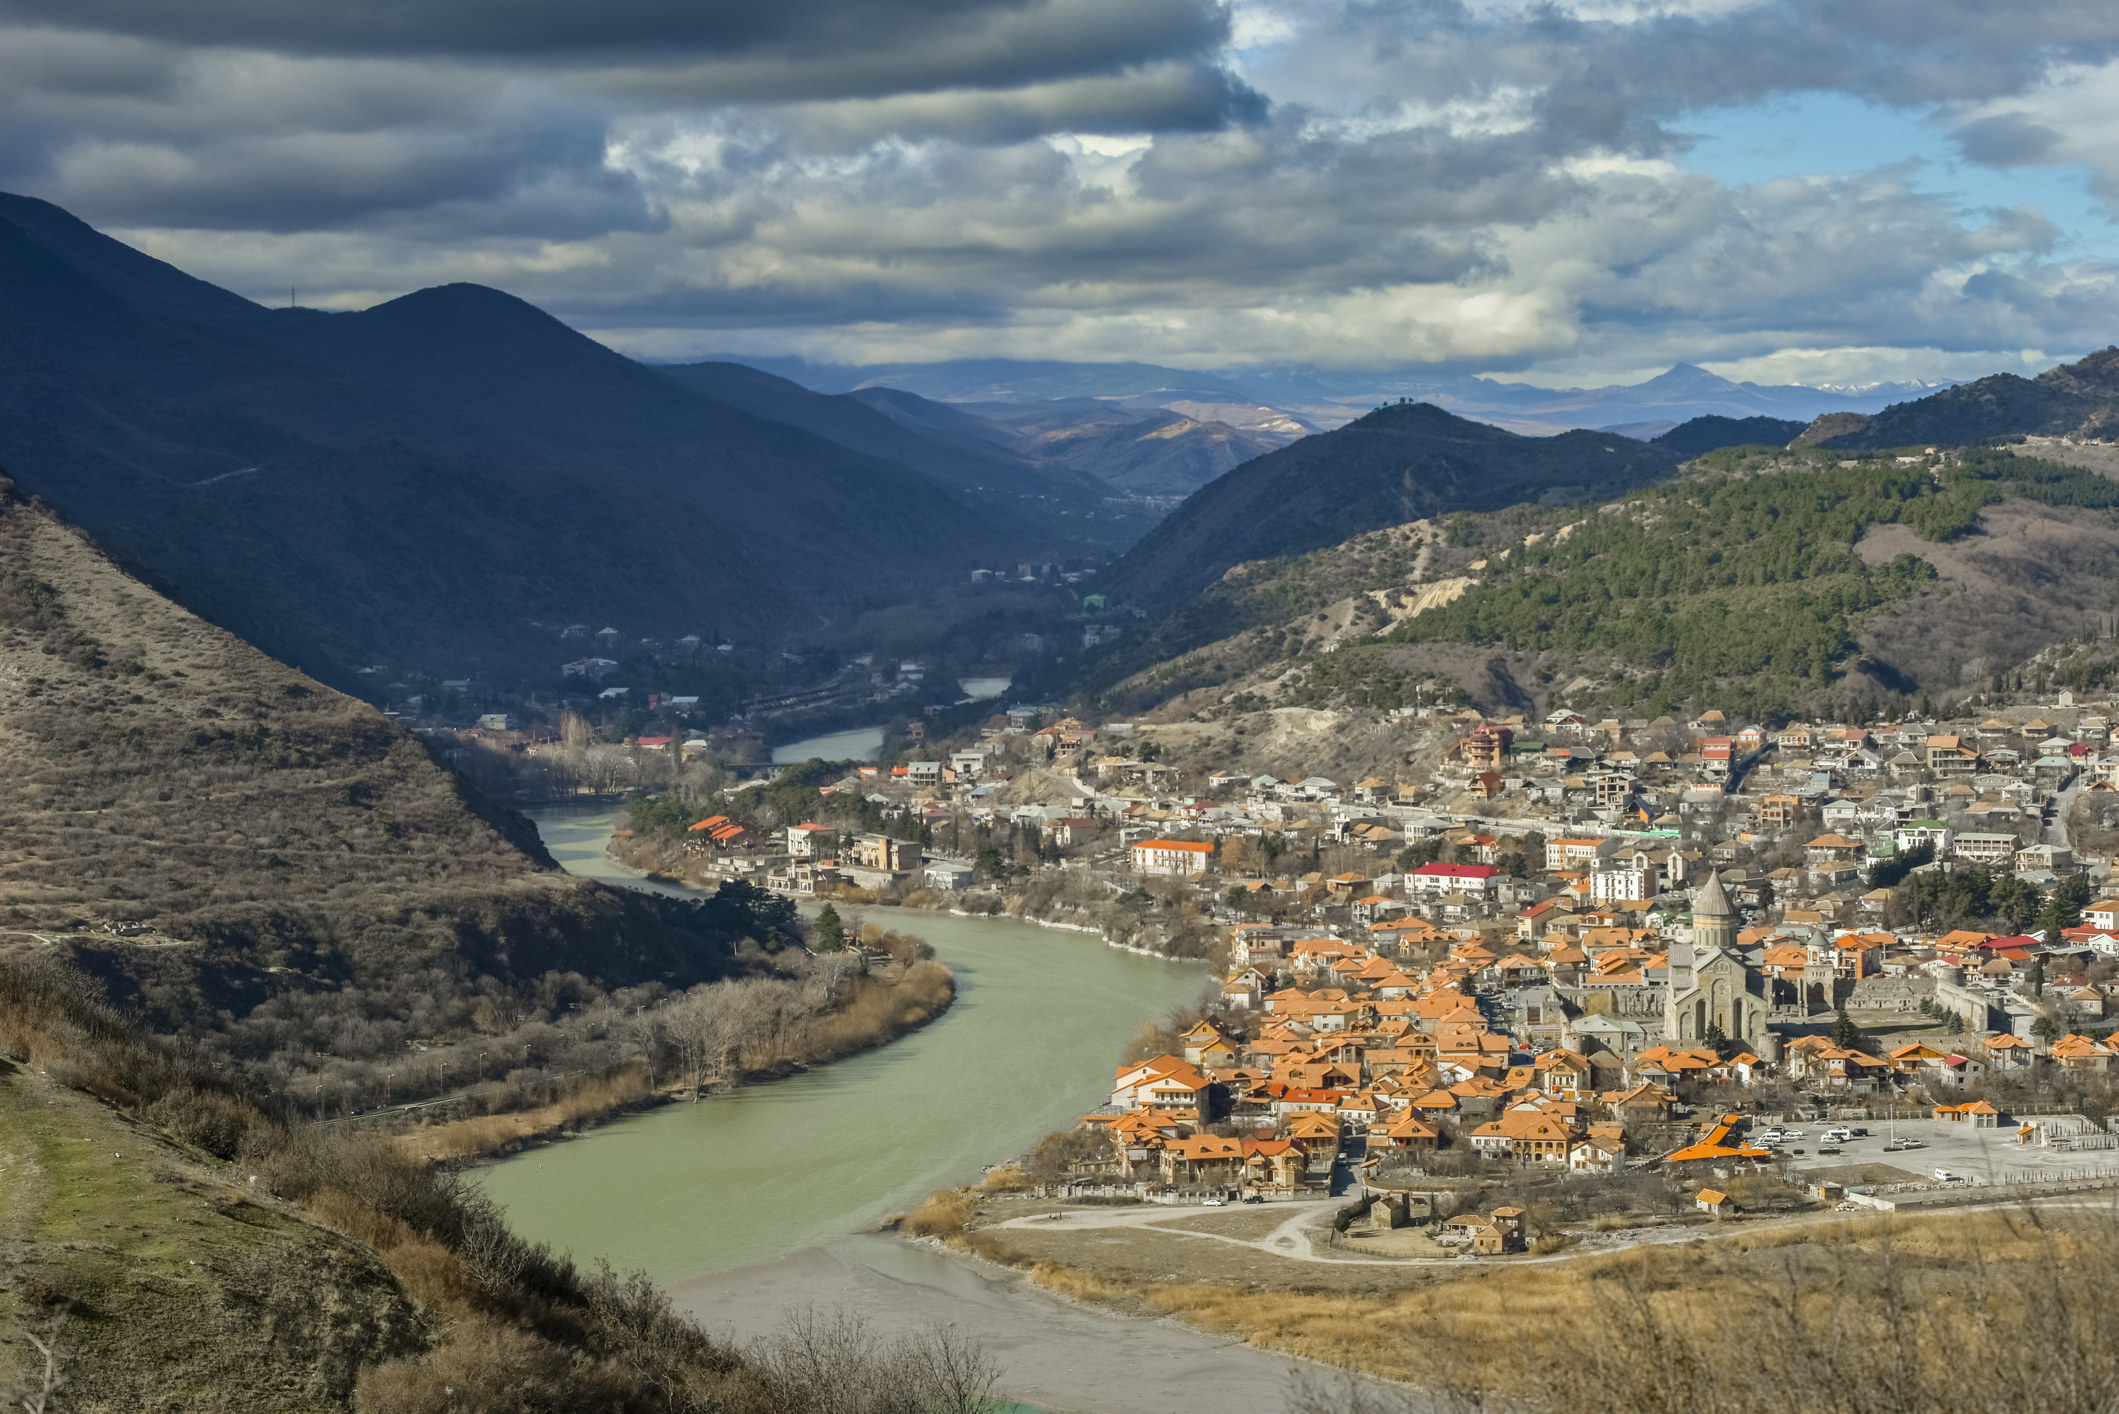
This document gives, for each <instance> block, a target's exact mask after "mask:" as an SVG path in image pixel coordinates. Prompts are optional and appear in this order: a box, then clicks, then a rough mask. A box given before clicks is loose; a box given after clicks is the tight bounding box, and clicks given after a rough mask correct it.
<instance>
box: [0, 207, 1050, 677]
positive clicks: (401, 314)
mask: <svg viewBox="0 0 2119 1414" xmlns="http://www.w3.org/2000/svg"><path fill="white" fill-rule="evenodd" d="M884 426H886V427H887V426H889V424H884ZM0 465H4V466H6V467H7V468H8V470H9V473H10V474H11V475H12V476H14V477H15V479H16V480H17V481H19V482H20V483H21V484H23V485H24V486H25V487H27V488H29V489H30V490H32V491H34V492H35V493H36V494H38V495H41V496H44V497H46V498H47V499H49V500H50V501H51V502H52V503H53V504H54V505H56V506H58V507H59V508H60V509H61V510H62V511H64V512H65V513H66V514H67V515H68V516H70V517H72V518H73V519H75V520H76V521H77V522H78V523H80V524H81V525H83V526H85V527H86V528H88V529H89V530H90V531H91V532H93V533H94V534H95V535H96V536H97V537H98V538H99V540H101V541H102V542H103V543H105V544H106V545H108V546H109V547H111V548H112V550H113V551H114V552H116V553H118V554H121V555H123V556H125V557H126V558H127V559H129V560H130V561H132V562H134V563H137V564H138V565H140V566H142V567H143V568H144V569H146V570H147V571H149V572H151V573H152V574H153V575H154V576H156V577H157V579H158V580H159V581H160V582H161V583H162V584H163V585H164V586H165V587H167V588H169V589H170V590H172V592H174V593H176V594H177V595H178V596H180V597H181V599H182V600H183V602H185V603H186V604H187V605H188V606H190V607H192V608H194V609H196V610H198V611H199V612H201V613H204V614H205V615H207V616H208V617H210V618H212V619H213V620H214V621H215V622H217V623H221V624H223V625H225V626H227V627H229V628H231V629H233V630H235V631H236V632H238V633H240V634H241V635H243V636H244V637H245V638H246V639H248V640H251V641H253V642H256V643H258V644H259V645H260V646H261V647H264V648H265V649H266V650H267V651H269V652H272V653H274V654H275V655H277V656H280V657H282V658H284V659H287V660H289V661H293V662H297V663H300V664H302V665H303V666H304V667H306V668H309V669H311V670H312V671H315V672H317V673H319V674H320V675H322V676H324V677H325V678H327V679H330V680H333V681H337V682H339V683H341V684H347V683H350V682H351V680H352V679H351V676H350V674H351V671H352V670H353V669H354V668H357V667H360V666H364V665H367V664H370V663H375V662H386V663H391V664H397V665H406V664H409V665H411V666H414V667H417V668H420V669H422V670H424V671H426V672H429V673H430V674H432V675H434V676H439V677H450V676H464V675H466V674H467V673H468V672H469V671H471V669H472V667H473V663H474V660H476V664H477V666H478V667H480V668H483V669H485V670H487V671H494V670H501V671H508V670H513V671H517V672H550V671H552V670H553V669H554V668H555V667H556V662H557V660H558V658H559V657H560V656H561V655H560V653H559V651H558V645H557V643H556V642H555V640H554V637H553V633H552V631H551V630H550V629H549V627H548V628H543V629H541V628H538V627H536V624H535V622H534V621H542V622H543V623H545V624H546V625H548V626H549V625H551V624H554V623H557V624H565V623H569V622H574V621H587V620H590V619H594V620H597V621H598V622H599V623H611V624H614V625H616V626H618V627H619V628H620V629H621V631H622V632H626V633H628V634H634V633H637V634H639V635H640V636H655V637H676V636H681V635H682V634H684V633H688V632H706V631H710V630H711V629H712V628H713V627H714V626H715V625H719V624H729V625H734V624H739V623H740V624H746V625H750V626H753V627H754V628H755V629H758V630H764V631H768V632H769V631H771V630H772V629H773V628H775V627H777V626H785V625H788V624H795V623H800V624H805V625H813V624H815V623H816V622H818V621H819V617H820V616H822V617H825V618H829V617H832V616H835V615H839V614H843V613H847V612H851V611H852V610H854V609H856V608H858V607H863V606H872V605H877V604H882V603H888V602H893V601H895V600H900V599H903V598H905V597H908V596H914V595H918V594H922V593H925V592H927V591H928V590H930V589H932V588H933V587H934V586H935V585H937V584H939V583H943V582H946V581H949V580H953V579H955V578H957V577H959V576H960V574H961V572H962V570H963V568H964V567H965V566H966V565H968V564H971V563H973V562H974V561H981V562H982V561H983V560H984V559H986V558H992V557H996V556H1006V555H1008V554H1011V553H1013V552H1015V551H1017V550H1025V551H1028V550H1033V549H1044V548H1052V547H1055V546H1057V545H1059V544H1061V543H1063V542H1064V540H1065V536H1064V535H1061V534H1059V533H1058V532H1056V531H1054V530H1052V529H1050V528H1041V526H1040V524H1034V523H1032V522H1031V521H1030V520H1026V518H1025V516H1024V513H1023V512H1022V511H1021V510H1020V509H1019V508H1018V506H1017V504H1016V503H1015V502H1014V501H1012V500H1007V501H1003V500H998V499H986V500H980V499H978V498H976V497H969V496H967V495H966V494H965V493H964V492H963V491H962V489H961V487H960V486H957V485H952V484H947V483H946V482H945V480H943V479H939V478H938V477H937V476H935V475H931V474H928V473H927V472H926V471H922V470H920V469H916V468H914V467H912V466H908V465H906V464H904V463H902V462H900V461H897V460H893V459H891V458H890V457H889V456H887V455H883V454H879V453H877V452H874V451H869V450H856V449H852V448H849V447H848V446H845V445H842V444H841V443H839V442H837V441H833V440H831V439H830V438H828V437H824V436H820V435H817V434H816V433H815V432H811V431H807V430H804V429H803V428H800V427H796V426H791V425H789V424H788V423H786V422H782V421H776V420H773V419H770V418H766V417H761V416H759V415H757V414H755V413H753V412H749V411H746V410H744V409H742V408H740V407H737V406H734V405H732V404H730V403H728V402H724V401H720V400H717V399H715V398H712V397H708V396H706V395H704V394H701V393H699V392H696V391H690V390H687V389H685V388H683V387H680V386H679V385H678V384H676V383H675V382H673V381H672V380H670V379H668V378H666V377H664V376H662V375H661V374H659V373H657V372H656V371H654V370H652V369H649V368H647V367H645V366H643V365H640V364H637V363H634V362H633V361H631V360H629V359H625V358H623V357H620V356H619V355H617V354H615V353H613V352H611V351H610V350H608V349H605V348H603V347H602V346H601V345H599V344H596V343H595V342H594V341H592V340H589V339H587V338H584V337H583V336H581V335H579V334H577V333H575V332H574V331H572V330H570V329H568V328H566V327H565V326H564V325H562V324H560V323H559V322H558V321H556V320H554V319H551V318H550V317H548V316H546V315H544V314H543V313H542V312H540V311H538V310H536V309H534V308H533V307H531V306H529V305H527V304H524V303H523V302H522V301H520V300H516V299H513V298H512V297H510V296H507V295H504V294H502V293H500V292H498V291H494V290H488V289H483V288H480V287H477V286H450V287H445V288H441V289H435V290H425V291H420V292H418V293H416V294H413V295H409V296H406V297H405V298H403V299H398V300H393V301H390V302H389V303H387V304H384V305H380V306H377V307H375V308H373V309H369V310H365V311H362V312H359V313H354V314H327V313H323V312H321V311H315V310H301V309H279V310H273V309H265V308H262V307H260V306H258V305H254V304H252V303H250V302H249V301H247V300H243V299H241V298H239V297H237V296H235V295H232V294H230V293H228V292H227V291H224V290H219V289H216V288H214V287H213V286H211V285H208V284H205V283H204V282H202V281H198V280H195V279H193V278H191V277H190V276H187V275H185V274H183V273H182V272H180V271H177V270H174V269H172V268H170V267H169V266H167V265H164V264H162V263H161V262H159V261H155V260H153V259H151V258H149V257H147V256H145V255H143V254H141V253H140V252H138V251H135V250H132V249H131V248H129V247H126V246H124V245H122V244H121V243H119V242H116V241H113V240H109V239H107V238H105V237H103V236H101V235H99V234H97V233H96V232H94V231H92V230H90V229H89V228H88V227H87V226H85V225H83V224H82V223H80V222H78V221H76V220H74V219H73V218H72V217H70V216H68V215H67V214H66V213H65V212H63V211H61V210H59V209H58V208H56V207H52V206H50V205H48V204H46V203H42V202H37V201H31V200H29V199H27V198H22V197H5V196H0ZM818 543H829V544H830V545H831V553H829V554H822V555H790V554H789V553H787V551H788V549H789V548H790V547H791V546H794V545H796V544H802V545H814V544H818Z"/></svg>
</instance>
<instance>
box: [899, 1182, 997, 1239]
mask: <svg viewBox="0 0 2119 1414" xmlns="http://www.w3.org/2000/svg"><path fill="white" fill-rule="evenodd" d="M978 1206H979V1200H978V1195H977V1194H976V1193H974V1192H973V1191H972V1190H971V1189H969V1188H945V1189H942V1190H941V1191H940V1192H937V1193H930V1194H928V1195H927V1201H926V1202H924V1203H922V1204H920V1206H919V1207H917V1208H914V1209H913V1210H912V1211H911V1212H909V1213H906V1214H904V1215H902V1216H901V1217H899V1218H898V1219H897V1229H898V1231H899V1232H902V1233H904V1234H905V1235H906V1236H908V1237H939V1238H941V1239H942V1240H943V1241H945V1242H949V1241H952V1240H957V1241H961V1239H962V1238H963V1236H964V1229H965V1228H966V1227H968V1226H969V1225H970V1223H971V1218H972V1215H973V1214H974V1213H976V1212H977V1211H978Z"/></svg>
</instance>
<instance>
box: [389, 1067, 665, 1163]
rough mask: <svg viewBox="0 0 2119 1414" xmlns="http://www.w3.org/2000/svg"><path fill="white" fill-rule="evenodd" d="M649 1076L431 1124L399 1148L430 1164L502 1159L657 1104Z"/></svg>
mask: <svg viewBox="0 0 2119 1414" xmlns="http://www.w3.org/2000/svg"><path fill="white" fill-rule="evenodd" d="M656 1094H657V1092H656V1091H655V1090H654V1089H653V1088H652V1087H651V1086H650V1085H649V1084H648V1077H647V1071H646V1069H645V1068H643V1067H641V1066H627V1067H626V1068H625V1069H623V1070H621V1071H619V1072H618V1073H617V1074H616V1075H608V1076H595V1077H591V1078H589V1079H587V1080H584V1081H582V1082H581V1083H580V1084H578V1085H576V1086H574V1087H572V1088H570V1089H568V1090H567V1091H566V1092H565V1093H564V1094H563V1095H562V1096H561V1097H560V1098H559V1099H558V1100H557V1101H555V1102H554V1103H552V1104H549V1105H539V1106H538V1107H536V1108H535V1109H529V1110H522V1111H519V1112H517V1113H514V1114H497V1115H479V1116H477V1117H476V1118H473V1119H460V1120H451V1121H448V1122H447V1123H443V1124H431V1125H427V1126H425V1127H423V1128H420V1129H415V1130H412V1131H411V1132H409V1133H407V1134H404V1135H401V1136H399V1138H398V1144H399V1145H400V1146H401V1147H402V1148H403V1149H404V1151H405V1152H406V1153H408V1154H410V1155H412V1156H413V1157H414V1158H416V1159H419V1160H421V1161H422V1162H424V1163H448V1162H451V1161H453V1160H457V1159H468V1158H473V1157H476V1156H478V1155H481V1154H497V1153H501V1152H504V1151H505V1150H508V1149H511V1148H514V1147H515V1146H517V1145H519V1144H526V1143H529V1142H530V1141H532V1140H535V1139H543V1138H547V1137H549V1136H551V1135H555V1134H558V1133H561V1132H562V1131H564V1130H568V1129H572V1128H574V1127H575V1126H577V1125H581V1124H585V1123H589V1122H591V1121H594V1120H599V1119H607V1118H609V1117H610V1116H611V1115H614V1114H620V1113H623V1112H624V1111H626V1110H630V1109H636V1108H638V1107H639V1106H641V1105H644V1104H647V1103H649V1102H650V1101H651V1100H653V1099H654V1098H656Z"/></svg>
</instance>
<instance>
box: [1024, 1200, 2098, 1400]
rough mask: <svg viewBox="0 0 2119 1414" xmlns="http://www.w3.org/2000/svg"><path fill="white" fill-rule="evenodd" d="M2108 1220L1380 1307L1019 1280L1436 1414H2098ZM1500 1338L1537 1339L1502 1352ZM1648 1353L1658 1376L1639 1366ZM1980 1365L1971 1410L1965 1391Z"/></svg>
mask: <svg viewBox="0 0 2119 1414" xmlns="http://www.w3.org/2000/svg"><path fill="white" fill-rule="evenodd" d="M2112 1218H2113V1215H2112V1214H2110V1213H2104V1212H2095V1213H2092V1212H2087V1211H2082V1210H2072V1211H2070V1210H2063V1211H2060V1212H2058V1213H2039V1212H2034V1211H2023V1210H2003V1211H1997V1210H1987V1211H1979V1212H1972V1213H1959V1214H1952V1215H1947V1216H1935V1217H1916V1218H1898V1217H1891V1216H1883V1215H1878V1216H1875V1217H1862V1218H1857V1219H1844V1220H1838V1219H1836V1220H1829V1221H1825V1222H1818V1223H1806V1224H1794V1223H1790V1224H1782V1225H1776V1226H1774V1227H1772V1228H1765V1229H1759V1230H1755V1231H1751V1232H1746V1233H1742V1234H1740V1235H1737V1236H1733V1237H1729V1238H1724V1239H1717V1240H1702V1241H1693V1242H1689V1243H1684V1244H1670V1245H1659V1246H1655V1247H1650V1248H1646V1249H1642V1250H1639V1251H1634V1252H1628V1253H1624V1254H1615V1255H1612V1256H1605V1257H1585V1258H1581V1259H1579V1260H1575V1261H1569V1262H1563V1263H1558V1264H1538V1265H1527V1266H1513V1267H1501V1268H1482V1269H1477V1270H1475V1271H1465V1272H1449V1271H1443V1272H1439V1273H1435V1274H1434V1275H1433V1277H1432V1278H1431V1279H1430V1280H1427V1281H1425V1282H1422V1283H1420V1284H1418V1285H1414V1286H1410V1287H1408V1288H1407V1289H1405V1290H1402V1291H1397V1292H1392V1293H1386V1294H1328V1293H1319V1292H1313V1291H1312V1292H1305V1291H1299V1290H1272V1291H1259V1290H1253V1289H1247V1288H1246V1287H1244V1286H1241V1285H1236V1284H1228V1285H1219V1284H1210V1283H1199V1282H1191V1283H1181V1282H1169V1283H1158V1282H1141V1283H1127V1282H1119V1281H1113V1280H1110V1279H1108V1278H1105V1277H1102V1276H1097V1275H1093V1274H1091V1273H1088V1272H1084V1271H1081V1270H1078V1269H1075V1268H1072V1267H1067V1266H1062V1265H1057V1264H1053V1263H1039V1264H1037V1265H1036V1266H1035V1267H1033V1268H1032V1271H1031V1275H1032V1277H1033V1278H1034V1279H1035V1280H1037V1281H1038V1282H1039V1283H1040V1284H1042V1285H1044V1286H1046V1287H1048V1288H1050V1289H1051V1290H1053V1291H1055V1292H1058V1293H1060V1294H1062V1295H1065V1296H1070V1297H1074V1298H1076V1299H1079V1300H1086V1301H1093V1302H1096V1303H1099V1304H1103V1305H1108V1306H1112V1307H1114V1308H1117V1309H1121V1310H1127V1311H1145V1312H1153V1313H1156V1314H1167V1315H1173V1316H1176V1317H1178V1318H1180V1319H1182V1320H1184V1321H1186V1322H1188V1323H1189V1324H1192V1325H1194V1326H1198V1327H1200V1328H1202V1329H1205V1330H1209V1331H1214V1332H1216V1333H1220V1334H1225V1335H1228V1336H1232V1337H1235V1338H1237V1339H1242V1340H1246V1341H1249V1342H1251V1343H1253V1344H1255V1345H1259V1346H1264V1347H1269V1348H1273V1349H1279V1350H1284V1351H1287V1352H1289V1353H1291V1354H1295V1355H1300V1356H1303V1357H1306V1358H1309V1359H1312V1360H1317V1361H1321V1362H1324V1363H1326V1364H1331V1365H1336V1366H1340V1367H1342V1368H1345V1369H1349V1370H1358V1371H1363V1372H1366V1373H1370V1374H1376V1375H1382V1376H1385V1377H1388V1378H1392V1379H1396V1380H1402V1381H1408V1382H1411V1383H1413V1384H1416V1385H1418V1386H1420V1387H1421V1388H1422V1389H1423V1390H1424V1391H1427V1392H1429V1393H1430V1394H1432V1395H1434V1396H1436V1397H1437V1401H1438V1403H1439V1405H1440V1407H1442V1408H1445V1409H1464V1410H1473V1409H1491V1408H1496V1407H1500V1408H1509V1409H1515V1410H1523V1411H1542V1410H1555V1411H1557V1410H1563V1409H1564V1410H1567V1411H1569V1412H1570V1414H1631V1411H1637V1410H1641V1409H1686V1410H1700V1411H1704V1414H1724V1412H1725V1411H1726V1414H1751V1411H1764V1410H1767V1409H1778V1408H1780V1407H1783V1406H1784V1404H1785V1401H1786V1398H1787V1392H1788V1391H1789V1390H1790V1389H1801V1390H1803V1391H1805V1398H1806V1399H1810V1400H1812V1401H1813V1402H1816V1401H1822V1407H1824V1408H1827V1409H1831V1410H1834V1411H1842V1414H1866V1412H1867V1411H1870V1410H1877V1411H1898V1410H1903V1409H1939V1410H1949V1411H1956V1410H1967V1411H1981V1412H1982V1414H1983V1412H1984V1411H1989V1410H1992V1411H1996V1414H2016V1412H2017V1411H2024V1414H2030V1411H2033V1410H2041V1409H2059V1408H2067V1409H2103V1410H2108V1409H2110V1408H2112V1407H2113V1406H2112V1397H2111V1395H2110V1394H2109V1392H2108V1391H2109V1389H2110V1388H2111V1387H2112V1384H2113V1383H2114V1382H2119V1229H2115V1226H2114V1223H2113V1221H2112ZM1503 1331H1515V1332H1525V1331H1536V1332H1537V1333H1538V1339H1536V1340H1535V1341H1525V1340H1519V1339H1496V1338H1495V1337H1496V1333H1497V1332H1503ZM1649 1350H1653V1351H1656V1352H1658V1356H1657V1359H1656V1360H1655V1361H1653V1362H1643V1361H1642V1360H1641V1359H1640V1358H1639V1357H1640V1354H1641V1352H1643V1351H1649ZM1739 1367H1741V1369H1742V1370H1743V1371H1744V1372H1745V1373H1744V1376H1743V1378H1741V1379H1736V1380H1731V1379H1730V1378H1729V1375H1730V1372H1731V1371H1732V1370H1734V1369H1736V1368H1739ZM1973 1369H1977V1370H1979V1371H1980V1372H1981V1375H1980V1379H1979V1382H1978V1393H1977V1396H1976V1397H1973V1396H1972V1395H1971V1394H1970V1392H1969V1390H1968V1387H1967V1386H1966V1385H1965V1384H1964V1378H1965V1375H1966V1373H1967V1372H1968V1371H1970V1370H1973ZM1916 1396H1917V1397H1916ZM1345 1407H1350V1408H1358V1407H1366V1408H1369V1409H1372V1410H1375V1409H1383V1408H1387V1407H1389V1406H1388V1405H1387V1404H1384V1405H1376V1404H1370V1405H1367V1406H1362V1405H1360V1404H1359V1403H1358V1401H1357V1402H1355V1403H1353V1404H1349V1405H1347V1406H1345Z"/></svg>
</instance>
